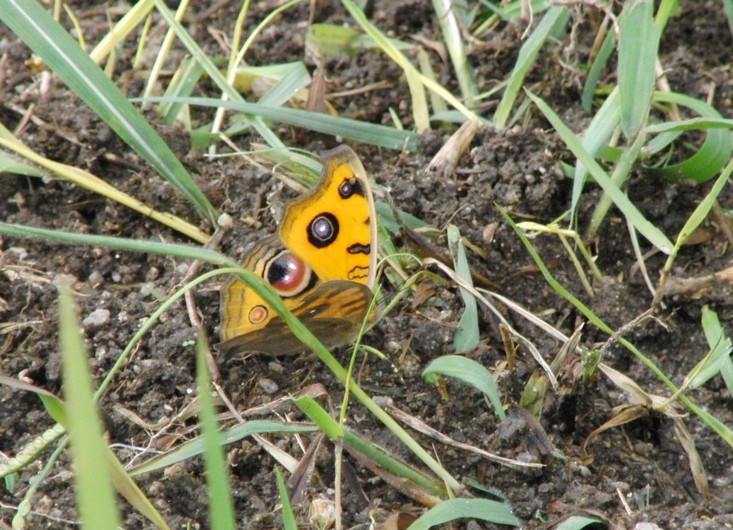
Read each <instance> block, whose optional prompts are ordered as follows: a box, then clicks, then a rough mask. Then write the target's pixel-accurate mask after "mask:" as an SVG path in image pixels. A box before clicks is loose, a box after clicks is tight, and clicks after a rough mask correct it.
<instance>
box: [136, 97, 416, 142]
mask: <svg viewBox="0 0 733 530" xmlns="http://www.w3.org/2000/svg"><path fill="white" fill-rule="evenodd" d="M138 101H149V102H154V103H162V102H170V103H185V104H188V105H199V106H202V107H226V108H228V109H232V110H236V111H239V112H242V113H243V114H247V115H250V116H259V117H261V118H266V119H269V120H275V121H278V122H280V123H285V124H287V125H292V126H293V127H300V128H303V129H306V130H310V131H315V132H319V133H323V134H330V135H332V136H340V137H343V138H348V139H350V140H354V141H357V142H362V143H365V144H370V145H375V146H379V147H387V148H389V149H396V150H400V151H401V150H407V151H416V150H417V141H418V138H419V137H420V135H419V134H417V133H414V132H411V131H401V130H398V129H394V128H392V127H385V126H384V125H377V124H374V123H365V122H360V121H357V120H352V119H349V118H342V117H340V116H330V115H328V114H321V113H319V112H308V111H306V110H300V109H288V108H283V107H270V106H267V105H262V104H259V103H248V102H245V101H222V100H220V99H212V98H160V97H157V98H144V99H142V98H140V99H138Z"/></svg>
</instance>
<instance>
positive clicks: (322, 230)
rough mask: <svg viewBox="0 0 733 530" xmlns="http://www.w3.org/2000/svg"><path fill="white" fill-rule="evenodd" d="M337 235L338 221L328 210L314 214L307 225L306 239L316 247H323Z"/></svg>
mask: <svg viewBox="0 0 733 530" xmlns="http://www.w3.org/2000/svg"><path fill="white" fill-rule="evenodd" d="M338 235H339V222H338V219H336V216H334V215H333V214H330V213H328V212H326V213H322V214H320V215H318V216H316V218H315V219H313V220H312V221H311V224H310V225H308V241H310V242H311V244H312V245H313V246H314V247H316V248H325V247H327V246H328V245H330V244H331V243H333V242H334V241H335V240H336V238H337V237H338Z"/></svg>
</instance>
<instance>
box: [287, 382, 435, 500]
mask: <svg viewBox="0 0 733 530" xmlns="http://www.w3.org/2000/svg"><path fill="white" fill-rule="evenodd" d="M294 403H295V404H296V405H297V406H298V407H299V408H300V409H301V410H302V411H303V412H304V413H305V414H306V416H308V418H310V419H311V420H312V421H313V422H314V423H315V424H316V425H318V428H319V429H320V430H321V431H322V432H323V433H324V434H325V435H326V436H328V437H329V439H331V440H333V441H336V440H339V439H341V440H343V443H344V447H345V448H346V449H347V450H351V449H354V450H356V451H358V452H359V453H361V454H362V455H364V456H365V457H366V458H368V459H370V460H371V461H372V462H373V463H376V464H377V465H379V466H380V467H381V468H383V469H385V470H387V471H388V472H390V473H393V474H394V475H396V476H398V477H402V478H403V479H406V480H409V481H411V482H412V483H413V484H415V485H417V486H419V487H421V488H423V489H424V490H425V491H427V492H429V493H430V494H431V495H435V496H437V497H440V498H445V497H446V496H447V495H448V493H447V492H446V490H445V487H444V486H443V484H442V483H441V482H438V481H435V480H434V479H432V478H430V477H428V476H426V475H424V474H423V473H422V472H420V471H419V470H417V469H415V468H413V467H412V466H410V465H408V464H406V463H405V462H403V461H401V460H398V459H397V458H396V457H395V456H394V455H392V454H390V453H388V452H387V451H386V450H384V449H382V448H381V447H379V446H377V445H376V444H374V443H372V442H369V441H368V440H365V439H364V438H362V437H360V436H358V435H356V434H354V433H352V432H351V431H350V430H349V429H347V428H346V427H344V426H342V425H341V424H339V422H337V421H336V420H334V419H333V418H332V417H331V416H330V415H329V414H328V412H326V411H325V410H324V409H323V408H322V407H321V406H320V405H319V404H318V403H317V402H316V401H315V400H313V399H312V398H310V397H307V396H306V397H301V398H298V399H296V400H294ZM438 476H439V477H440V479H441V480H443V479H448V480H450V476H449V475H448V474H447V472H446V471H443V472H442V473H438Z"/></svg>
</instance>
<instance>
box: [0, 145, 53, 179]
mask: <svg viewBox="0 0 733 530" xmlns="http://www.w3.org/2000/svg"><path fill="white" fill-rule="evenodd" d="M0 173H13V174H15V175H29V176H32V177H40V176H41V175H43V173H42V172H41V170H40V169H38V168H37V167H34V166H29V165H28V164H24V163H22V162H19V161H18V160H16V159H15V158H13V157H11V156H10V155H8V154H6V153H5V152H4V151H0Z"/></svg>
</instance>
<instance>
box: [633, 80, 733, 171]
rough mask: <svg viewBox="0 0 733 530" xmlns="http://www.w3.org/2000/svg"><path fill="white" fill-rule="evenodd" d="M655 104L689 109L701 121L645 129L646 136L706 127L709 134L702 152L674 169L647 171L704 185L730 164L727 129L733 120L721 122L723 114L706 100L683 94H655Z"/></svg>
mask: <svg viewBox="0 0 733 530" xmlns="http://www.w3.org/2000/svg"><path fill="white" fill-rule="evenodd" d="M654 101H659V102H662V103H673V104H675V105H679V106H684V107H687V108H689V109H691V110H693V111H694V112H696V113H698V114H699V115H700V116H702V118H701V119H696V120H694V119H693V120H684V121H682V122H668V123H666V124H662V125H657V126H652V127H649V128H647V129H646V132H647V133H648V132H650V131H654V132H660V133H661V134H665V133H673V132H678V131H683V130H694V129H696V128H707V134H706V136H705V141H704V142H703V145H702V146H701V147H700V149H699V150H698V151H697V152H695V154H694V155H692V156H691V157H690V158H688V159H687V160H684V161H682V162H679V163H678V164H674V165H671V166H666V167H659V168H656V167H648V168H646V169H647V170H648V171H649V172H650V173H651V174H653V175H656V176H659V177H662V178H665V179H668V180H672V181H675V180H680V179H691V180H694V181H695V182H705V181H706V180H709V179H711V178H713V177H714V176H715V175H716V174H717V173H718V171H720V169H721V168H722V167H723V166H724V165H725V164H726V163H727V162H728V160H729V159H730V157H731V153H733V141H732V140H731V135H730V130H726V129H730V128H731V127H732V126H733V120H724V119H722V117H721V115H720V113H719V112H718V111H717V110H715V109H714V108H713V107H711V106H710V105H708V104H707V103H705V102H704V101H701V100H699V99H695V98H693V97H690V96H687V95H684V94H677V93H674V92H671V93H670V92H656V93H655V94H654ZM696 124H699V125H700V126H701V127H695V125H696ZM708 125H709V126H710V127H709V128H708V127H707V126H708Z"/></svg>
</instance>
